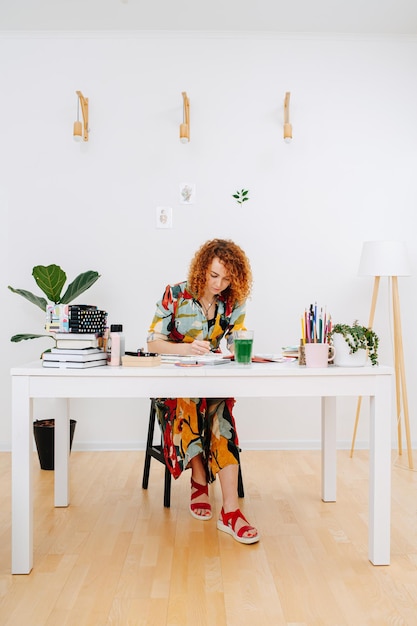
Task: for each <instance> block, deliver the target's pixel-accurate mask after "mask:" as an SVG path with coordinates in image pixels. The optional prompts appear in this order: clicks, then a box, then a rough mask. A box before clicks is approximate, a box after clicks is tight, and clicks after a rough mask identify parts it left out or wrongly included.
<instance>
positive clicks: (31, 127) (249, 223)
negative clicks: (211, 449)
mask: <svg viewBox="0 0 417 626" xmlns="http://www.w3.org/2000/svg"><path fill="white" fill-rule="evenodd" d="M416 61H417V39H413V38H388V37H362V38H354V37H347V36H341V37H338V38H336V37H324V36H323V37H307V36H292V37H283V36H282V37H278V36H277V37H272V36H263V37H261V36H227V35H226V36H225V35H221V36H220V35H214V34H208V35H202V34H198V35H189V34H188V35H179V34H175V35H174V34H161V33H149V34H147V35H132V34H130V35H127V34H118V35H114V34H113V35H102V36H97V35H93V34H83V35H81V34H72V35H68V36H65V37H63V36H62V35H56V36H54V35H43V34H35V35H32V36H27V35H23V34H22V35H20V34H14V35H9V36H5V35H3V36H0V69H1V77H2V97H1V98H0V119H1V120H2V136H1V142H0V207H1V217H2V228H1V231H0V233H1V234H0V238H1V239H0V244H1V246H0V248H1V249H0V255H1V257H0V268H1V276H0V279H1V290H0V291H1V294H2V297H1V302H2V323H1V330H0V332H1V338H2V344H1V345H2V349H3V355H4V358H3V359H2V365H1V369H0V377H1V389H2V395H1V400H0V402H1V412H0V448H1V449H9V448H10V433H11V427H10V377H9V368H10V366H13V365H17V364H21V363H23V362H26V361H30V360H33V359H36V358H37V357H38V356H39V354H40V352H41V351H42V349H43V348H45V347H46V346H48V345H49V343H50V342H49V343H48V341H47V340H36V341H32V342H25V343H22V344H17V345H15V344H11V343H10V342H9V337H10V336H11V335H12V334H15V333H18V332H42V326H43V315H42V312H41V311H40V309H36V308H35V307H34V306H32V305H31V304H29V303H28V302H26V301H25V300H23V299H21V298H19V297H18V296H16V295H14V294H12V293H11V292H10V291H9V290H8V289H7V285H9V284H10V285H12V286H14V287H19V288H24V289H29V290H33V291H36V285H35V283H34V281H33V278H32V276H31V271H32V267H33V266H34V265H38V264H45V265H47V264H50V263H57V264H59V265H61V266H62V267H63V268H64V269H65V270H66V272H67V275H68V279H69V280H72V279H73V278H74V277H75V276H76V275H77V274H78V273H80V272H83V271H86V270H88V269H94V270H97V271H99V272H100V274H101V278H100V280H99V281H98V282H97V283H96V284H95V285H94V286H93V288H92V289H91V290H90V291H89V292H88V294H86V296H84V297H82V298H81V301H82V302H88V303H89V304H96V305H98V306H99V307H100V308H104V309H106V310H107V311H108V313H109V321H110V323H123V325H124V330H125V335H126V342H127V348H128V349H135V348H137V347H139V346H143V345H145V338H146V332H147V328H148V325H149V322H150V320H151V318H152V315H153V310H154V304H155V302H156V300H157V299H158V298H159V296H160V295H161V293H162V289H163V287H164V286H165V284H167V283H168V282H172V281H178V280H181V279H183V278H184V277H185V276H186V272H187V268H188V261H189V259H190V257H191V256H192V254H193V253H194V251H195V249H196V248H197V247H198V246H199V245H200V244H201V243H202V242H204V241H205V240H207V239H209V238H212V237H230V238H233V239H234V240H235V241H236V242H237V243H239V244H240V245H241V246H242V247H243V248H244V249H245V250H246V252H247V253H248V255H249V256H250V258H251V261H252V266H253V272H254V277H255V286H254V291H253V298H252V300H251V301H250V303H249V307H248V318H247V322H248V325H249V326H250V327H253V328H254V329H255V331H256V350H257V351H258V352H277V351H280V349H281V346H283V345H288V344H294V343H297V342H298V340H299V334H300V315H301V314H302V312H303V311H304V308H305V307H306V306H308V305H309V304H310V302H314V301H317V302H318V303H319V305H327V308H328V311H329V312H330V313H331V314H332V316H333V320H334V321H335V322H338V321H340V322H351V321H353V319H355V318H358V319H359V320H360V322H361V323H363V324H366V323H367V321H368V317H369V309H370V299H371V293H372V279H368V278H359V277H358V276H357V266H358V261H359V256H360V252H361V246H362V242H363V241H365V240H372V239H395V240H403V241H405V242H406V244H407V247H408V250H409V254H410V261H411V264H412V268H413V273H414V274H415V268H416V251H415V230H414V223H415V207H416V192H417V182H416V180H417V177H416V171H417V116H416V111H417V86H416V81H415V69H416ZM77 89H79V90H81V91H82V92H83V93H84V95H85V96H86V97H88V98H89V101H90V128H91V134H90V140H89V142H88V144H82V145H80V144H76V143H74V142H73V140H72V124H73V121H74V119H75V114H76V95H75V90H77ZM183 90H186V91H187V93H188V95H189V97H190V101H191V142H190V144H188V145H182V144H180V142H179V139H178V131H179V128H178V127H179V123H180V122H181V119H182V98H181V92H182V91H183ZM286 91H290V92H291V105H290V116H291V122H292V124H293V134H294V140H293V142H292V144H290V145H286V144H285V143H284V141H283V139H282V124H283V100H284V94H285V92H286ZM181 182H192V183H195V184H196V202H195V204H194V205H191V206H184V205H181V204H180V202H179V183H181ZM242 187H245V188H248V189H249V190H250V201H249V202H247V203H245V204H244V205H243V207H242V208H240V207H238V205H237V204H236V203H235V201H234V200H233V199H232V194H233V193H234V192H235V190H236V189H238V188H242ZM157 206H171V207H172V208H173V216H174V228H172V229H170V230H161V229H156V228H155V208H156V207H157ZM416 280H417V278H416V276H415V275H414V276H412V277H410V278H403V279H401V280H400V296H401V306H402V323H403V333H404V346H405V358H406V369H407V380H408V383H409V385H408V399H409V406H410V419H411V433H412V438H413V441H414V442H415V441H417V418H416V405H417V390H416V385H415V384H414V378H415V377H416V374H417V364H416V361H415V358H414V356H415V353H416V349H417V345H416V344H417V336H416V333H415V332H414V305H415V292H416ZM386 281H387V279H383V280H382V285H381V290H380V296H379V302H378V309H377V315H376V319H375V324H374V326H375V329H376V330H377V332H378V333H379V334H380V337H381V350H380V352H381V361H382V362H384V363H392V349H391V337H390V333H389V320H388V317H387V311H388V303H389V293H388V285H387V283H386ZM339 403H340V408H341V411H342V414H343V415H344V416H345V418H346V419H345V420H343V421H342V422H341V424H340V426H339V432H338V439H339V445H340V446H344V445H348V444H349V442H350V438H351V432H352V426H353V421H354V413H355V408H356V403H355V401H354V400H351V401H349V402H348V401H345V402H343V400H340V401H339ZM147 410H148V403H147V402H145V401H137V402H133V401H129V402H128V401H126V402H116V401H115V402H114V403H113V402H108V401H106V402H93V401H77V402H74V406H73V411H72V417H73V418H75V419H77V420H78V422H79V423H78V425H77V430H76V435H75V442H74V447H78V448H93V447H98V448H100V447H113V448H119V447H133V446H143V443H144V439H145V431H146V419H145V416H146V415H147ZM53 411H54V407H53V403H52V404H46V403H41V402H39V403H37V404H36V406H35V415H36V417H37V418H41V417H45V416H53ZM121 413H123V414H124V415H126V416H127V419H126V420H120V419H119V415H120V414H121ZM236 416H237V419H238V423H239V431H240V438H241V442H242V444H243V445H244V446H246V447H300V448H303V447H315V446H317V443H318V440H319V435H320V430H319V405H318V403H316V402H314V401H307V400H280V401H278V400H275V401H273V400H265V401H264V402H256V403H255V402H253V401H250V400H246V401H244V400H241V401H240V402H239V404H238V408H237V410H236ZM113 418H117V419H116V420H114V419H113ZM114 421H116V423H117V426H118V430H117V431H116V430H115V429H114ZM394 421H395V420H394V415H393V433H394V434H395V428H394V426H395V424H394ZM259 424H264V425H265V428H259ZM367 429H368V420H367V414H366V411H364V412H363V416H362V418H361V422H360V429H359V433H358V446H366V445H367V439H368V434H367ZM394 445H395V440H394Z"/></svg>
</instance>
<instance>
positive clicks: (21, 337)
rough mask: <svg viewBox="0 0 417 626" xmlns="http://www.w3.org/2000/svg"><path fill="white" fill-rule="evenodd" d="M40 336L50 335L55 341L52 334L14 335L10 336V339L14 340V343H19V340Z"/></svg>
mask: <svg viewBox="0 0 417 626" xmlns="http://www.w3.org/2000/svg"><path fill="white" fill-rule="evenodd" d="M39 337H50V338H51V339H53V340H54V341H55V338H54V337H52V335H29V334H22V335H13V337H10V341H13V342H14V343H19V341H25V340H26V339H38V338H39Z"/></svg>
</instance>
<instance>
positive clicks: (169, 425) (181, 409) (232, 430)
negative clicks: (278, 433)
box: [148, 282, 246, 481]
mask: <svg viewBox="0 0 417 626" xmlns="http://www.w3.org/2000/svg"><path fill="white" fill-rule="evenodd" d="M245 312H246V303H243V304H241V305H238V304H232V303H230V302H229V301H228V300H227V299H225V298H224V297H223V296H222V295H220V296H219V298H218V300H217V305H216V314H215V316H214V319H213V320H207V318H206V316H205V314H204V311H203V308H202V306H201V304H200V303H199V302H198V300H196V299H195V298H194V297H193V295H192V294H191V292H190V291H189V290H188V289H187V283H186V282H182V283H178V284H176V285H168V286H167V287H166V289H165V291H164V294H163V296H162V298H161V300H159V301H158V303H157V305H156V311H155V315H154V317H153V320H152V323H151V326H150V328H149V334H148V341H153V340H156V339H162V340H165V341H170V342H174V343H191V342H192V341H194V340H196V339H198V340H205V341H210V344H211V348H212V350H219V345H220V341H221V339H222V338H223V337H225V339H226V341H227V345H228V346H230V344H231V343H232V341H233V339H232V337H233V335H232V333H233V331H234V330H241V329H243V328H244V327H245V326H244V320H245ZM234 403H235V400H234V398H157V399H156V410H157V417H158V421H159V425H160V427H161V431H162V436H163V445H164V456H165V461H166V464H167V467H168V469H169V471H170V472H171V474H172V476H174V478H178V476H179V475H180V474H181V472H182V471H183V470H184V469H186V468H187V467H188V466H189V463H190V460H191V459H192V458H193V457H194V456H196V455H198V454H202V457H203V462H204V465H205V467H206V472H207V480H209V481H213V480H214V478H215V476H216V474H217V472H218V471H219V470H220V469H222V468H223V467H226V466H227V465H231V464H236V463H238V458H239V448H238V445H239V441H238V436H237V432H236V426H235V420H234V417H233V413H232V409H233V406H234Z"/></svg>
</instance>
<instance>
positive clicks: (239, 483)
mask: <svg viewBox="0 0 417 626" xmlns="http://www.w3.org/2000/svg"><path fill="white" fill-rule="evenodd" d="M237 495H238V496H239V498H244V497H245V490H244V489H243V479H242V468H241V466H240V463H239V472H238V475H237Z"/></svg>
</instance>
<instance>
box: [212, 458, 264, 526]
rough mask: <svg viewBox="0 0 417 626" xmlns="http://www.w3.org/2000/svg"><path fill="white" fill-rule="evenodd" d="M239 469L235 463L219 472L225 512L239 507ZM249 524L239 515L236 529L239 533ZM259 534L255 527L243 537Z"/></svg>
mask: <svg viewBox="0 0 417 626" xmlns="http://www.w3.org/2000/svg"><path fill="white" fill-rule="evenodd" d="M238 471H239V467H238V465H236V464H233V465H227V466H226V467H223V469H221V470H220V471H219V473H218V476H219V479H220V486H221V489H222V496H223V511H224V513H231V512H232V511H236V510H237V509H239V500H238V495H237V480H238ZM247 525H248V523H247V522H246V521H245V520H244V519H243V518H242V517H239V518H237V520H236V525H235V527H234V531H235V532H236V533H238V532H239V530H240V529H241V528H242V526H247ZM257 535H258V531H257V530H256V528H253V527H251V528H250V529H248V530H246V531H245V532H244V533H243V537H246V538H249V537H256V536H257Z"/></svg>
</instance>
